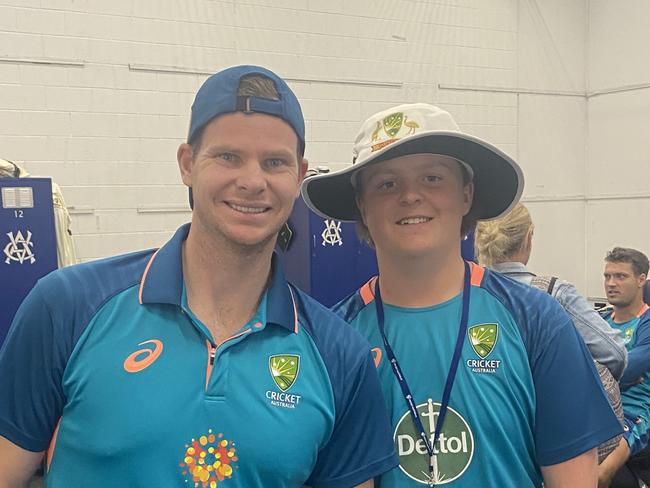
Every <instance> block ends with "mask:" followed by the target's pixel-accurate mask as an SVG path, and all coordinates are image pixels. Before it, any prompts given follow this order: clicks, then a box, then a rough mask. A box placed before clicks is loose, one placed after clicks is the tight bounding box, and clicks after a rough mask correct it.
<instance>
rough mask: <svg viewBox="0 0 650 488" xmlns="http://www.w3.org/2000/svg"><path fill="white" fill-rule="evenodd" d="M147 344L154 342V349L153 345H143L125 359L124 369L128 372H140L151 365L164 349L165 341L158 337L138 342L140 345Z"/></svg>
mask: <svg viewBox="0 0 650 488" xmlns="http://www.w3.org/2000/svg"><path fill="white" fill-rule="evenodd" d="M145 344H153V349H152V348H151V347H143V348H142V349H138V350H137V351H135V352H134V353H132V354H130V355H129V357H128V358H126V359H125V360H124V371H126V372H127V373H138V372H140V371H142V370H143V369H145V368H148V367H149V366H151V365H152V364H153V363H154V361H155V360H156V359H158V356H160V354H161V353H162V351H163V343H162V341H159V340H158V339H151V340H149V341H144V342H141V343H140V344H138V346H144V345H145Z"/></svg>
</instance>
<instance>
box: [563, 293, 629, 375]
mask: <svg viewBox="0 0 650 488" xmlns="http://www.w3.org/2000/svg"><path fill="white" fill-rule="evenodd" d="M554 296H555V298H556V299H557V301H558V302H560V304H561V305H562V307H564V309H565V310H566V311H567V312H568V313H569V315H570V316H571V320H572V321H573V325H574V326H575V327H576V329H577V330H578V333H579V334H580V336H581V337H582V339H583V340H584V341H585V344H586V346H587V348H588V349H589V352H590V353H591V356H592V357H593V359H594V360H596V361H598V362H599V363H600V364H602V365H603V366H606V367H607V369H609V371H610V372H611V373H612V376H614V378H616V379H617V380H618V379H620V378H621V375H622V374H623V370H624V369H625V365H626V362H627V351H626V350H625V344H623V339H622V338H621V336H620V334H619V333H618V331H616V330H614V329H612V328H611V327H610V326H609V324H608V323H607V322H606V321H605V320H604V319H603V318H602V317H601V316H600V314H599V313H598V312H596V310H594V308H593V307H592V306H591V305H590V304H589V302H588V301H587V299H586V298H584V297H583V296H582V295H581V294H580V293H579V292H578V290H577V289H576V287H575V286H573V285H572V284H570V283H567V282H560V283H559V284H558V285H557V287H556V292H555V294H554Z"/></svg>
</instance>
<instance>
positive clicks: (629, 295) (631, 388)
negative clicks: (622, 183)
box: [600, 247, 650, 488]
mask: <svg viewBox="0 0 650 488" xmlns="http://www.w3.org/2000/svg"><path fill="white" fill-rule="evenodd" d="M649 267H650V265H649V263H648V257H647V256H646V255H645V254H643V253H642V252H641V251H638V250H636V249H630V248H625V247H615V248H614V249H612V250H611V251H609V252H608V253H607V255H606V256H605V270H604V272H603V276H604V279H605V280H604V287H605V293H606V295H607V300H608V302H609V304H610V305H611V306H612V310H610V311H608V312H606V313H605V315H604V318H605V320H607V322H608V323H609V324H610V325H611V326H612V328H614V329H615V330H617V331H618V332H619V333H620V335H621V338H622V339H623V341H624V342H625V347H626V348H627V350H628V364H627V368H626V369H625V372H624V374H623V376H622V377H621V380H620V385H621V401H622V402H623V410H624V412H625V432H624V439H623V440H621V442H620V443H619V446H618V447H617V449H616V450H615V451H614V452H613V453H612V454H610V455H609V456H608V457H607V459H606V460H605V461H604V462H603V463H602V464H601V466H600V480H601V483H600V485H601V486H608V485H609V482H610V480H612V479H613V481H612V482H611V486H613V487H617V488H618V487H620V488H622V487H624V486H630V485H629V484H628V483H632V484H633V483H634V482H635V481H636V480H634V479H633V478H632V480H631V481H629V482H628V481H625V480H626V479H629V478H630V476H629V475H630V473H631V470H632V469H633V464H634V463H633V460H634V456H636V455H637V454H639V453H641V451H642V450H643V449H644V448H645V447H646V446H647V445H648V438H649V436H650V310H649V308H648V305H647V304H646V303H645V302H644V301H643V292H644V287H645V283H646V279H647V277H648V268H649ZM628 460H630V461H631V462H630V463H628V464H626V463H627V462H628ZM627 471H630V473H627ZM646 471H647V468H646Z"/></svg>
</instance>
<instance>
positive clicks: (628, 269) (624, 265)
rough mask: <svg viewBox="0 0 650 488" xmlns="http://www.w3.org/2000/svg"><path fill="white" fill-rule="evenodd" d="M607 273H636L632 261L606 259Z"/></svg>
mask: <svg viewBox="0 0 650 488" xmlns="http://www.w3.org/2000/svg"><path fill="white" fill-rule="evenodd" d="M605 273H626V274H634V269H633V268H632V263H628V262H625V261H614V262H612V261H606V262H605Z"/></svg>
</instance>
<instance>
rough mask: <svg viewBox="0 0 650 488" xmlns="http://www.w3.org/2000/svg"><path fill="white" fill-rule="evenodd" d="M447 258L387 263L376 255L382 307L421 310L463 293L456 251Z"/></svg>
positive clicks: (414, 259)
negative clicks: (387, 304)
mask: <svg viewBox="0 0 650 488" xmlns="http://www.w3.org/2000/svg"><path fill="white" fill-rule="evenodd" d="M451 254H452V255H451V256H444V257H442V256H434V255H428V256H426V257H418V258H412V259H408V258H407V259H399V260H397V259H391V258H388V257H386V256H382V255H381V252H378V253H377V260H378V263H379V283H380V286H381V296H382V300H383V301H384V302H385V303H389V304H391V305H396V306H399V307H406V308H421V307H428V306H432V305H437V304H439V303H443V302H445V301H447V300H449V299H451V298H453V297H455V296H456V295H458V294H459V293H461V292H462V290H463V277H464V271H465V267H464V263H463V259H462V257H461V255H460V249H458V250H457V251H456V252H455V253H451Z"/></svg>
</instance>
